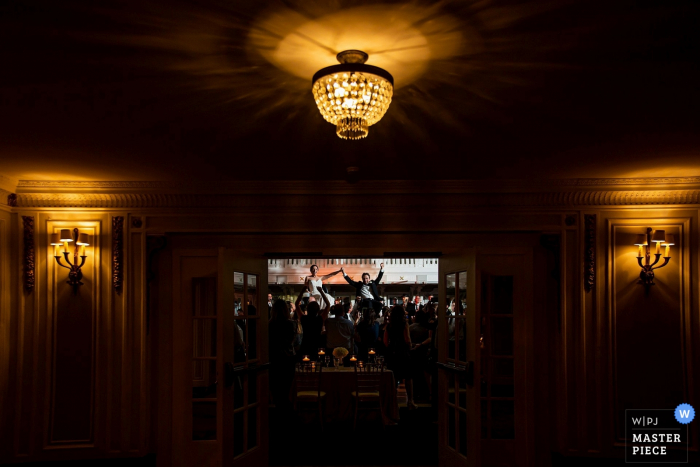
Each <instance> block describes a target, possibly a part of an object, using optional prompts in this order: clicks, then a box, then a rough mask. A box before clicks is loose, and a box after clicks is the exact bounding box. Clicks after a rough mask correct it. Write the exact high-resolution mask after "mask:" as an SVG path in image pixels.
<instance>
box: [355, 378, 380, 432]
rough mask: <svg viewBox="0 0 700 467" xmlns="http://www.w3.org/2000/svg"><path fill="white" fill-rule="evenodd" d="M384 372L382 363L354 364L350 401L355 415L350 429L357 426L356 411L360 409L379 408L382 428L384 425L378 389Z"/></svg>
mask: <svg viewBox="0 0 700 467" xmlns="http://www.w3.org/2000/svg"><path fill="white" fill-rule="evenodd" d="M383 373H384V365H371V364H367V365H366V366H364V367H360V366H359V365H356V366H355V390H354V391H353V392H352V393H351V394H352V402H353V405H354V407H355V415H354V420H353V423H352V429H353V430H355V429H356V428H357V413H358V412H359V411H360V410H376V409H377V408H379V414H380V417H381V419H382V429H384V427H385V421H384V405H383V404H382V397H381V393H380V391H379V389H380V387H381V383H382V375H383ZM363 403H364V404H372V405H373V404H375V403H376V406H373V407H372V406H370V407H369V408H363V409H361V408H360V404H363Z"/></svg>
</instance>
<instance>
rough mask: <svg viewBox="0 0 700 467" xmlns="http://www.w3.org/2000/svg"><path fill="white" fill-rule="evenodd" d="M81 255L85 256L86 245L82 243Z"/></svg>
mask: <svg viewBox="0 0 700 467" xmlns="http://www.w3.org/2000/svg"><path fill="white" fill-rule="evenodd" d="M80 256H85V245H80Z"/></svg>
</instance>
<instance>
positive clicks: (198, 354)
mask: <svg viewBox="0 0 700 467" xmlns="http://www.w3.org/2000/svg"><path fill="white" fill-rule="evenodd" d="M173 280H174V284H173V311H174V320H173V344H174V345H173V349H174V353H173V427H172V432H173V444H172V461H173V462H172V463H173V465H182V466H190V465H198V466H215V467H219V466H222V465H227V466H235V467H239V466H240V467H247V466H253V465H256V466H257V465H266V464H267V457H268V448H267V441H268V440H267V423H268V417H267V409H268V378H267V372H266V371H265V370H266V367H267V361H268V360H267V358H268V350H267V337H266V336H267V321H268V310H267V300H265V299H264V297H266V296H267V264H266V261H265V260H264V259H253V258H250V257H243V256H241V255H240V254H237V253H236V252H234V251H232V250H227V249H223V248H221V249H218V250H216V249H210V250H175V251H174V252H173Z"/></svg>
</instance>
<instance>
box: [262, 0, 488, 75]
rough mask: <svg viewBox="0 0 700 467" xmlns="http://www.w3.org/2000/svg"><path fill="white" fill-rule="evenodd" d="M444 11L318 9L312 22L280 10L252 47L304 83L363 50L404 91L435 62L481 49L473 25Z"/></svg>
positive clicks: (264, 20) (428, 7)
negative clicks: (341, 54) (339, 55)
mask: <svg viewBox="0 0 700 467" xmlns="http://www.w3.org/2000/svg"><path fill="white" fill-rule="evenodd" d="M331 5H332V6H331ZM324 10H325V11H324ZM438 11H439V10H438V9H437V7H436V6H435V5H433V4H429V5H425V6H420V5H418V4H408V5H407V4H375V5H364V6H357V7H353V8H345V9H341V10H338V9H337V5H335V4H328V6H325V7H324V6H321V5H316V7H315V8H314V13H316V15H314V17H310V16H309V14H308V11H303V12H301V11H296V10H294V9H291V8H289V9H285V8H280V7H279V6H276V7H275V8H274V9H272V10H271V11H270V13H269V14H268V15H264V16H263V17H262V18H261V19H260V21H259V22H258V23H257V24H256V27H253V28H252V29H251V32H250V35H249V42H250V45H251V46H252V48H254V49H255V50H257V51H258V52H259V53H260V54H261V55H262V56H263V57H264V58H265V59H266V60H268V61H269V62H270V63H272V64H274V65H275V66H277V67H279V68H281V69H283V70H285V71H287V72H288V73H290V74H292V75H295V76H298V77H300V78H303V79H309V77H310V76H313V74H314V73H315V72H316V71H318V70H319V69H321V68H323V67H326V66H329V65H331V64H333V63H334V62H335V55H336V54H337V53H338V52H341V51H343V50H348V49H360V50H362V51H364V52H367V53H368V54H369V55H370V57H372V59H371V62H372V65H375V66H378V67H380V68H384V69H386V70H390V72H391V74H392V75H393V76H394V78H395V79H396V83H397V86H398V87H401V86H406V85H407V84H410V83H412V82H414V81H415V80H417V79H418V78H420V77H421V76H422V75H423V74H424V73H425V72H426V71H427V70H428V66H429V64H430V62H431V61H434V60H444V59H449V58H451V57H455V56H458V55H461V54H463V53H465V51H466V49H470V51H473V50H474V49H479V48H480V46H481V44H480V43H479V41H477V39H476V34H474V33H473V32H472V31H471V30H470V29H469V28H468V26H467V25H465V24H461V23H459V22H458V21H457V20H456V19H455V18H453V17H451V16H450V15H448V14H446V13H442V14H437V13H438ZM466 37H469V39H470V41H469V42H467V41H465V39H466Z"/></svg>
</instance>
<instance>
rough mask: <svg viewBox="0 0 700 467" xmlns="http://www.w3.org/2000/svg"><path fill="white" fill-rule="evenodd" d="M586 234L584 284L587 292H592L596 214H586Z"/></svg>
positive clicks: (593, 283)
mask: <svg viewBox="0 0 700 467" xmlns="http://www.w3.org/2000/svg"><path fill="white" fill-rule="evenodd" d="M584 220H585V221H584V223H585V233H584V242H585V246H584V256H585V257H584V264H585V266H584V271H583V276H584V280H585V282H584V283H583V286H584V288H585V289H586V292H590V291H591V290H593V287H595V234H596V216H595V214H586V215H585V216H584Z"/></svg>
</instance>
